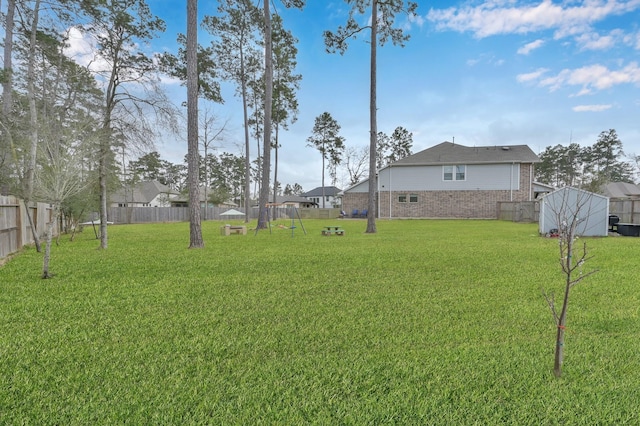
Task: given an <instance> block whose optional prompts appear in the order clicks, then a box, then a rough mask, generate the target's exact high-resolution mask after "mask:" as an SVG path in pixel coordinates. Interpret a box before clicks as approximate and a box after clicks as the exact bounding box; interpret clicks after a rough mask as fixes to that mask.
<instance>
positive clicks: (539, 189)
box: [533, 182, 556, 200]
mask: <svg viewBox="0 0 640 426" xmlns="http://www.w3.org/2000/svg"><path fill="white" fill-rule="evenodd" d="M555 190H556V188H555V187H553V186H551V185H547V184H546V183H541V182H533V198H534V199H536V200H537V199H538V198H542V196H544V195H545V194H548V193H550V192H553V191H555Z"/></svg>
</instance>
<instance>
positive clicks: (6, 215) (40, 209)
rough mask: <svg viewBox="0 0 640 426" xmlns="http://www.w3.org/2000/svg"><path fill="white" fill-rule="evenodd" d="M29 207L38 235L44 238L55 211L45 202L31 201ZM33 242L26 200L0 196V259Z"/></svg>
mask: <svg viewBox="0 0 640 426" xmlns="http://www.w3.org/2000/svg"><path fill="white" fill-rule="evenodd" d="M28 208H29V214H30V215H31V218H32V219H33V225H34V226H35V229H36V231H37V235H38V237H39V238H43V237H44V235H45V232H46V224H47V222H49V221H50V220H51V215H52V214H53V211H52V209H51V208H50V207H49V204H45V203H30V205H29V207H28ZM54 232H56V228H54ZM33 243H34V240H33V233H32V232H31V225H30V224H29V218H28V217H27V210H26V209H25V206H24V202H22V201H21V200H20V199H18V198H16V197H14V196H12V195H9V196H4V195H2V196H0V259H3V258H5V257H7V256H9V255H10V254H11V253H15V252H16V251H18V250H20V249H21V248H22V247H24V246H25V245H27V244H33Z"/></svg>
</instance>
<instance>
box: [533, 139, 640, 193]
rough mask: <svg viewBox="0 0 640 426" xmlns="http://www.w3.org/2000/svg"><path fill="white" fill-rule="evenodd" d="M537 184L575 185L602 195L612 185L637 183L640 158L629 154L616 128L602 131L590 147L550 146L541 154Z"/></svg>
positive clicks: (572, 145)
mask: <svg viewBox="0 0 640 426" xmlns="http://www.w3.org/2000/svg"><path fill="white" fill-rule="evenodd" d="M539 157H540V160H541V162H540V163H539V164H537V165H536V169H535V170H536V171H535V178H536V180H537V181H538V182H541V183H545V184H548V185H551V186H554V187H558V188H559V187H564V186H574V187H578V188H582V189H586V190H588V191H592V192H599V191H600V190H601V188H602V186H603V185H604V184H607V183H609V182H629V183H634V182H635V180H636V177H637V172H638V163H639V160H640V156H636V155H626V154H625V152H624V150H623V146H622V141H621V140H620V138H619V137H618V134H617V133H616V131H615V129H609V130H606V131H602V132H601V133H600V134H599V135H598V138H597V140H596V141H595V143H594V144H593V145H591V146H584V147H583V146H580V145H579V144H577V143H570V144H569V145H566V146H564V145H555V146H548V147H547V148H545V150H544V151H543V152H541V153H540V154H539Z"/></svg>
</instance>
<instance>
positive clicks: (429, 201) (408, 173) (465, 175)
mask: <svg viewBox="0 0 640 426" xmlns="http://www.w3.org/2000/svg"><path fill="white" fill-rule="evenodd" d="M538 162H540V159H539V158H538V156H537V155H536V154H535V153H534V152H533V151H532V150H531V149H530V148H529V147H528V146H526V145H509V146H505V145H498V146H479V147H466V146H462V145H457V144H454V143H452V142H443V143H440V144H438V145H436V146H433V147H431V148H429V149H425V150H424V151H420V152H418V153H416V154H413V155H410V156H408V157H405V158H403V159H401V160H399V161H396V162H395V163H392V164H390V165H388V166H386V167H384V168H382V169H381V170H379V172H378V182H377V190H376V196H377V200H376V207H377V209H378V217H380V218H478V219H480V218H491V219H495V218H497V203H498V201H530V200H533V199H534V188H533V176H534V169H533V168H534V164H535V163H538ZM368 188H369V183H368V181H367V180H365V181H364V182H360V183H358V184H356V185H354V186H352V187H351V188H349V189H347V190H345V191H344V195H343V198H342V208H343V209H344V210H345V211H346V212H351V211H353V210H354V209H358V210H363V209H366V208H367V206H368Z"/></svg>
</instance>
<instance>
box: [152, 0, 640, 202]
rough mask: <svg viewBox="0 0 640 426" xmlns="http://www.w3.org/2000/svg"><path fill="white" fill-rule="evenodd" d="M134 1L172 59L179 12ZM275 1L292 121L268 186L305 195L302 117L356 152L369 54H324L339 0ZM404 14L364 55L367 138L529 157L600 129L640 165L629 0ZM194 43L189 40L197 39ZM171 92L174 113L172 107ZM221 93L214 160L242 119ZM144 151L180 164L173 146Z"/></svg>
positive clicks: (637, 22) (307, 172) (636, 57)
mask: <svg viewBox="0 0 640 426" xmlns="http://www.w3.org/2000/svg"><path fill="white" fill-rule="evenodd" d="M148 2H149V5H150V7H151V9H152V11H153V12H154V13H155V14H156V15H158V16H159V17H161V18H163V19H165V21H167V26H168V28H167V32H166V33H165V35H164V36H163V38H162V39H161V40H157V41H156V43H157V45H155V46H154V48H156V49H158V50H163V49H172V48H174V47H175V42H174V40H175V34H176V33H177V32H184V31H185V15H186V7H185V6H182V5H181V6H182V7H180V8H176V2H175V1H174V0H148ZM180 3H182V2H180ZM275 3H276V5H277V10H278V13H280V14H281V15H282V16H283V17H284V21H285V26H286V27H287V28H288V29H290V30H291V31H292V33H293V34H294V36H295V37H297V38H298V40H299V43H298V45H297V46H298V50H299V53H298V68H297V72H298V73H299V74H302V82H301V89H300V91H299V93H298V100H299V115H298V121H297V122H296V123H294V124H293V125H291V126H290V130H289V131H288V132H286V133H283V134H281V144H282V148H281V150H280V154H279V157H280V158H279V159H280V163H279V177H280V178H279V180H280V181H281V182H283V184H287V183H289V184H293V183H299V184H301V185H302V187H303V188H304V189H305V190H311V189H313V188H315V187H316V186H320V182H321V181H320V179H321V159H320V154H319V153H318V152H317V151H316V150H314V149H312V148H309V147H307V146H306V139H307V137H309V136H310V134H311V130H312V128H313V124H314V120H315V117H317V116H318V115H320V114H322V113H323V112H325V111H326V112H329V113H330V114H331V115H332V116H333V117H334V118H335V119H336V120H337V121H338V123H339V124H340V126H341V135H342V136H344V137H345V138H346V144H347V146H349V147H359V146H368V131H369V45H368V44H367V43H366V35H364V34H363V35H362V36H360V38H358V39H356V40H353V41H351V42H350V47H349V49H348V50H347V51H346V53H345V54H344V55H340V54H328V53H326V52H325V50H324V42H323V39H322V32H323V31H324V30H327V29H328V30H335V29H336V28H337V27H338V26H339V25H342V24H344V23H345V22H346V19H347V16H348V10H349V8H348V5H347V4H346V3H345V2H344V1H338V0H326V1H325V0H307V3H308V4H307V6H306V8H305V9H304V10H303V11H298V10H286V9H284V8H283V7H282V6H281V4H280V3H279V1H278V0H276V2H275ZM216 4H217V2H215V1H202V0H201V1H200V2H199V13H200V14H201V15H204V14H215V13H216V10H215V9H216ZM418 4H419V6H418V17H417V18H416V19H414V20H412V21H409V20H407V18H406V16H399V17H398V18H397V24H398V25H399V26H402V27H403V28H405V29H406V30H407V34H409V35H410V36H411V39H410V40H409V41H408V42H407V43H406V45H405V47H404V48H401V47H398V46H393V45H392V44H387V45H385V46H384V47H382V48H380V49H379V50H378V108H379V109H378V130H379V131H383V132H385V133H387V134H391V133H392V132H393V130H394V129H395V128H396V127H397V126H402V127H404V128H406V129H407V130H409V131H410V132H412V133H413V141H414V152H418V151H420V150H423V149H426V148H429V147H431V146H433V145H436V144H438V143H440V142H443V141H445V140H447V141H451V140H452V139H453V138H455V142H456V143H459V144H462V145H466V146H482V145H516V144H527V145H529V146H530V147H531V149H533V151H534V152H536V153H539V152H540V151H542V150H544V148H545V147H547V146H549V145H556V144H563V145H566V144H568V143H570V142H576V143H579V144H581V145H583V146H587V145H592V144H593V143H594V142H595V141H596V139H597V137H598V135H599V133H600V132H602V131H604V130H608V129H611V128H613V129H616V131H617V133H618V136H619V137H620V139H621V141H622V143H623V146H624V148H625V151H626V152H627V153H628V154H640V129H639V125H638V122H639V121H640V120H639V119H640V114H639V113H640V90H639V87H640V0H617V1H616V0H609V1H606V0H590V1H571V0H567V1H555V0H554V1H549V0H547V1H522V0H492V1H459V2H458V1H429V2H424V1H418ZM362 19H363V20H364V19H367V17H363V18H362ZM207 40H208V36H207V34H206V33H204V32H202V33H201V36H200V41H201V42H203V43H206V42H207ZM173 90H174V92H175V93H176V95H175V96H176V101H177V102H179V101H181V100H182V99H177V98H180V97H181V96H182V97H185V96H186V91H185V90H184V89H177V88H174V89H173ZM183 92H184V93H183ZM223 96H224V98H225V104H224V105H212V109H213V110H214V111H215V113H216V114H217V115H218V116H219V117H220V118H221V119H225V120H226V119H228V120H229V129H230V131H229V133H228V135H227V139H226V140H225V142H224V143H223V146H222V147H221V148H220V150H226V151H229V152H236V153H237V152H239V151H238V149H237V148H236V146H237V145H238V144H242V122H241V117H242V110H241V109H240V103H239V100H238V99H236V98H234V91H233V88H232V87H230V86H225V87H224V92H223ZM254 146H255V145H254ZM158 148H159V151H160V152H161V154H162V156H163V158H166V159H168V160H170V161H172V162H181V161H182V159H183V157H184V154H185V153H186V142H184V141H180V142H173V141H164V142H162V143H160V144H159V145H158ZM254 149H255V148H254ZM251 156H252V157H254V156H255V152H253V153H252V154H251ZM327 184H329V183H328V181H327ZM338 186H340V187H344V186H346V183H344V182H339V183H338Z"/></svg>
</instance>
